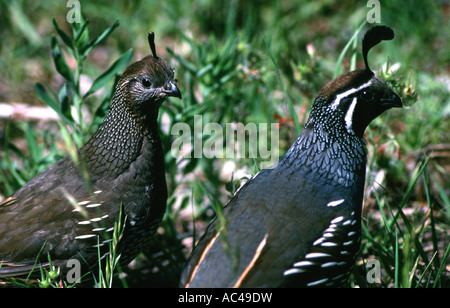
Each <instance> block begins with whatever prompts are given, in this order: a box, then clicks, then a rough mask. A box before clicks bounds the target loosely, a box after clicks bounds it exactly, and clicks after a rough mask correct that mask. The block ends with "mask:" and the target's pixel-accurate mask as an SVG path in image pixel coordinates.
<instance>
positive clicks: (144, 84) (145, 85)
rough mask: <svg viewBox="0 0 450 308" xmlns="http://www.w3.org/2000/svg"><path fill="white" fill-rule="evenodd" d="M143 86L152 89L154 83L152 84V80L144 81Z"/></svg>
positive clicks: (145, 79)
mask: <svg viewBox="0 0 450 308" xmlns="http://www.w3.org/2000/svg"><path fill="white" fill-rule="evenodd" d="M142 85H143V86H144V87H145V88H150V87H151V86H152V83H151V82H150V80H148V79H147V78H144V79H142Z"/></svg>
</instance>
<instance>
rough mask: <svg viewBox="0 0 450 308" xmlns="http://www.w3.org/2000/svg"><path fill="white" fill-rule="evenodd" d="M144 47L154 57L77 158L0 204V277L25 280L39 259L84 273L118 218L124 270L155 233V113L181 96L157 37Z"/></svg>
mask: <svg viewBox="0 0 450 308" xmlns="http://www.w3.org/2000/svg"><path fill="white" fill-rule="evenodd" d="M148 41H149V45H150V48H151V51H152V55H149V56H146V57H144V58H143V59H141V60H140V61H137V62H135V63H133V64H131V65H130V66H129V67H128V68H127V69H126V70H125V72H124V73H123V74H122V76H121V78H120V79H119V80H118V82H117V84H116V87H115V93H114V96H113V99H112V102H111V106H110V109H109V111H108V113H107V115H106V117H105V119H104V121H103V123H102V124H101V125H100V127H99V129H98V131H97V132H96V133H95V134H94V135H93V136H92V137H91V138H90V139H89V141H87V143H86V144H85V145H84V146H83V147H81V148H80V149H79V150H78V152H77V153H78V160H73V159H72V158H71V157H69V156H68V157H65V158H63V159H61V160H59V161H58V162H56V163H54V164H53V165H51V166H50V167H49V168H47V169H46V170H44V171H43V172H42V173H40V174H39V175H37V176H36V177H35V178H33V179H32V180H30V181H29V182H28V183H27V184H25V186H23V187H22V188H21V189H19V190H18V191H17V192H16V193H15V194H13V195H12V196H10V197H9V198H7V199H6V200H5V201H4V202H2V203H0V263H1V267H0V277H6V276H17V275H23V274H28V273H29V272H30V270H31V269H32V268H33V267H34V264H35V262H36V261H37V262H38V263H37V264H40V265H41V266H42V267H45V266H47V265H48V263H47V262H48V256H50V259H51V261H52V264H53V265H55V266H59V267H61V269H62V270H63V272H64V270H65V271H67V270H69V269H70V267H67V262H68V260H71V259H77V260H78V261H79V262H80V263H81V266H82V268H83V273H82V274H84V271H85V270H88V269H90V268H92V267H93V266H95V265H96V264H98V262H99V261H98V258H99V256H100V258H104V257H105V256H106V255H107V254H108V253H109V248H108V242H110V241H111V239H112V232H113V229H114V223H115V222H117V221H118V219H119V216H120V217H122V218H123V221H124V227H123V234H122V236H121V238H120V241H119V244H118V248H117V249H118V253H120V262H121V264H128V263H129V262H130V261H131V260H133V259H134V258H135V256H136V255H137V254H138V253H139V252H140V250H141V249H142V247H143V246H144V245H145V244H146V243H147V242H148V240H149V239H150V237H151V235H152V234H153V233H154V232H155V230H156V228H157V227H158V225H159V223H160V221H161V219H162V217H163V214H164V212H165V208H166V199H167V186H166V181H165V169H164V157H163V156H164V153H163V149H162V145H161V140H160V137H159V135H158V123H157V117H158V110H159V107H160V106H161V104H162V103H163V102H164V101H165V100H166V99H167V98H168V97H170V96H172V97H178V98H180V99H181V93H180V90H179V89H178V87H177V81H176V79H174V70H173V69H172V68H171V67H170V66H169V64H168V63H167V62H166V61H164V60H163V59H162V58H160V57H158V56H157V54H156V50H155V43H154V33H152V32H150V33H149V34H148ZM74 161H76V162H74ZM38 256H40V258H39V259H37V257H38Z"/></svg>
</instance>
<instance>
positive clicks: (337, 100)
mask: <svg viewBox="0 0 450 308" xmlns="http://www.w3.org/2000/svg"><path fill="white" fill-rule="evenodd" d="M371 84H372V80H369V81H368V82H366V83H365V84H363V85H361V86H360V87H359V88H356V89H355V88H353V89H350V90H347V91H345V92H344V93H341V94H338V95H336V98H335V99H334V103H333V104H332V105H331V109H332V110H335V109H336V108H337V106H339V103H340V102H341V99H343V98H344V97H347V96H349V95H351V94H353V93H356V92H358V91H359V90H362V89H364V88H367V87H369V86H370V85H371Z"/></svg>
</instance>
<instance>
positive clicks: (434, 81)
mask: <svg viewBox="0 0 450 308" xmlns="http://www.w3.org/2000/svg"><path fill="white" fill-rule="evenodd" d="M398 5H400V4H395V3H386V4H385V3H383V4H382V8H381V13H382V22H383V24H387V25H390V26H392V27H393V28H394V30H395V33H396V38H395V39H394V41H393V42H384V43H382V44H380V46H377V47H376V48H374V50H373V51H371V53H370V55H369V56H370V60H369V61H370V63H371V67H372V69H377V70H378V71H379V73H380V75H382V76H383V78H385V79H386V80H388V82H390V83H391V85H392V87H393V88H394V89H395V90H396V92H397V93H399V95H400V96H401V97H402V100H403V102H404V104H405V108H403V109H402V110H390V111H389V112H387V113H385V114H383V115H382V116H381V117H379V118H378V119H376V120H375V121H374V122H373V123H372V124H371V125H370V126H369V129H368V131H367V133H366V138H367V140H368V148H369V153H370V154H369V155H370V156H369V164H368V172H367V181H366V186H367V187H366V193H365V201H364V208H363V239H362V247H361V254H360V258H359V259H358V261H357V264H356V266H355V268H354V271H353V274H352V276H351V279H350V281H349V286H360V287H448V284H449V273H448V271H449V268H448V264H449V261H448V254H449V247H450V246H449V241H448V226H449V218H450V208H449V206H450V202H449V199H450V197H449V195H450V193H449V187H450V183H449V180H448V179H449V178H450V177H449V175H448V173H449V164H448V149H449V147H450V140H449V137H448V131H449V129H450V123H449V122H450V121H449V112H450V104H449V102H450V94H449V86H448V84H449V75H448V71H449V67H448V63H449V61H448V60H449V54H448V48H445V42H447V41H448V36H449V32H448V30H446V29H448V27H443V26H442V24H448V16H447V17H445V14H446V13H445V6H444V4H441V3H439V2H434V3H431V2H427V1H414V5H411V7H414V8H416V9H415V10H414V12H413V11H410V9H408V8H405V7H403V6H402V7H398ZM0 6H1V7H2V9H3V8H4V10H0V17H2V18H0V33H1V36H2V38H4V39H3V41H4V42H9V43H8V44H2V45H1V46H0V58H1V59H2V61H1V62H0V71H2V72H8V73H7V74H6V73H4V74H2V75H1V76H0V102H23V103H27V104H33V105H34V104H38V105H39V104H40V105H46V106H50V107H51V108H52V109H53V110H55V111H56V113H57V114H58V116H59V117H60V119H61V120H60V121H59V124H57V123H53V122H45V123H41V122H30V121H28V120H27V119H25V120H23V121H18V120H17V119H7V120H5V119H0V120H1V121H0V129H1V130H2V131H3V132H4V133H3V138H2V140H1V145H0V149H1V151H0V170H1V171H0V198H5V197H7V196H8V195H10V194H12V193H13V192H14V191H15V190H17V189H18V188H20V187H21V186H22V185H24V184H25V183H26V182H27V181H28V180H29V179H31V178H32V177H34V176H35V175H37V174H38V173H39V172H42V171H43V170H44V169H45V168H46V167H48V166H49V165H50V164H51V163H53V162H54V161H56V160H57V159H59V158H61V157H63V156H65V155H70V153H74V151H75V149H76V148H77V147H79V146H80V145H82V144H83V143H84V142H85V141H86V140H87V139H88V138H89V136H90V135H92V133H93V132H95V130H96V129H97V127H98V125H99V124H100V123H101V121H102V119H103V117H104V115H105V114H106V111H107V108H108V104H109V101H110V98H111V95H112V91H113V85H114V82H115V80H116V78H117V75H118V74H119V73H120V72H121V71H122V70H123V68H124V67H125V66H126V65H127V64H128V63H130V62H131V61H134V60H135V59H140V58H141V57H142V56H144V55H146V54H148V53H149V51H148V46H147V42H146V33H147V32H148V31H154V32H155V33H156V46H157V48H158V54H159V55H160V56H161V57H163V58H164V59H166V60H170V62H171V64H172V66H173V67H175V68H176V76H177V78H178V80H179V83H180V86H181V88H182V92H183V100H182V101H178V100H170V101H169V102H168V103H166V104H164V105H163V106H162V108H161V112H160V121H159V123H161V131H160V133H161V137H162V141H163V146H164V149H165V151H166V156H165V163H166V177H167V182H168V188H169V200H168V208H167V213H166V215H165V218H164V220H163V223H162V225H161V227H160V228H159V230H158V233H157V234H156V236H155V238H154V240H153V241H152V244H151V245H150V247H148V249H146V251H144V252H143V254H141V255H140V256H139V257H138V258H137V260H135V261H134V262H133V263H132V264H131V265H130V266H129V267H128V268H125V269H123V272H124V273H123V274H122V275H121V277H124V276H125V275H126V277H125V278H124V279H122V281H126V284H125V285H126V286H129V287H133V286H143V285H145V286H176V285H177V277H178V275H179V272H180V268H181V267H182V265H183V264H184V262H185V259H186V256H187V255H188V253H189V251H190V249H192V245H193V243H195V241H196V240H197V239H198V238H199V236H200V235H201V234H202V231H203V230H204V228H205V226H206V224H207V223H208V222H209V221H210V220H211V219H212V218H213V217H214V215H215V213H216V211H217V209H220V208H221V206H222V205H223V204H225V203H226V201H227V200H228V199H229V198H230V196H232V194H233V193H234V191H235V190H236V189H237V187H239V185H240V183H242V181H244V180H245V179H246V178H248V177H250V176H251V175H253V174H254V173H256V172H257V170H258V168H257V167H255V166H257V165H258V163H259V162H260V159H259V158H257V159H237V158H234V159H208V158H205V157H201V158H186V157H181V156H177V157H174V156H173V155H172V153H171V151H170V149H171V145H172V143H173V141H174V138H176V137H177V136H175V135H173V134H172V133H171V127H173V126H174V125H175V124H177V123H188V124H189V125H190V127H191V128H193V125H194V116H195V115H201V116H202V120H203V123H209V122H214V123H220V124H221V125H223V127H225V123H230V122H240V123H243V124H247V123H256V124H259V123H273V122H278V124H279V127H280V144H279V146H280V152H281V154H283V153H284V152H285V151H286V150H287V149H288V148H289V146H290V145H291V143H292V142H293V141H294V140H295V138H296V137H297V135H298V133H299V131H300V130H301V128H302V126H303V124H304V123H305V121H306V118H307V115H308V112H309V109H310V106H311V104H312V101H313V99H314V96H315V94H316V93H317V92H318V91H319V90H320V88H321V87H322V86H323V85H325V84H326V83H327V82H328V81H330V80H331V79H332V78H333V76H334V75H335V74H337V73H339V74H340V73H343V72H346V71H349V70H352V69H354V68H355V67H361V66H362V59H361V54H360V46H359V42H360V39H361V34H359V35H358V34H357V33H358V32H359V31H361V30H360V29H361V27H360V26H361V24H362V21H363V20H364V19H365V14H366V8H365V5H363V4H361V3H359V2H357V1H350V2H345V4H343V3H341V4H337V3H333V2H331V1H309V2H306V3H303V4H302V5H301V7H298V6H297V4H296V2H295V1H284V2H283V3H278V2H276V3H273V2H271V1H263V0H261V1H245V2H244V1H228V2H219V3H218V2H212V1H197V2H196V3H190V2H182V3H180V2H179V1H164V2H158V1H151V0H143V1H138V2H136V3H133V4H128V3H110V2H106V1H97V2H95V3H85V2H83V3H82V5H81V10H82V12H83V13H84V15H83V16H84V17H85V18H86V20H89V23H86V20H84V19H83V20H82V23H81V24H73V25H72V26H71V25H69V24H68V23H67V22H66V21H65V16H66V13H67V8H66V7H65V5H61V6H55V5H51V4H50V2H48V1H42V3H39V4H35V3H34V2H33V3H32V2H30V1H25V0H24V1H17V3H16V2H15V3H14V4H9V2H7V1H3V0H2V1H0ZM408 7H409V6H408ZM150 8H151V9H150ZM149 10H151V12H152V18H148V11H149ZM399 10H401V11H402V12H405V13H404V14H402V15H401V16H399V15H398V14H396V13H395V12H398V11H399ZM405 10H406V11H405ZM5 12H10V13H9V14H11V15H7V14H6V13H5ZM13 15H14V16H16V17H17V18H14V19H13V18H11V17H10V16H13ZM115 20H118V21H119V23H120V24H117V23H115V22H114V21H115ZM418 20H420V21H421V23H420V25H421V26H420V27H417V26H416V24H417V23H416V21H418ZM104 25H107V26H106V27H105V26H104ZM362 32H364V31H362ZM354 34H356V35H355V36H354ZM352 37H354V38H358V40H352ZM23 46H26V48H24V47H23ZM130 48H133V51H131V50H130ZM384 63H388V65H386V66H383V64H384ZM398 66H399V67H398ZM395 67H397V69H396V70H392V69H393V68H395ZM389 68H390V69H391V70H389ZM84 78H86V79H88V81H87V82H86V81H84V80H86V79H84ZM33 84H34V86H33ZM209 137H210V136H209V135H201V136H197V138H200V140H201V142H202V143H204V142H205V141H206V140H207V139H208V138H209ZM192 141H193V140H192ZM229 166H232V170H231V172H230V171H228V170H229V169H228V168H229ZM371 260H377V261H378V262H379V265H380V267H381V268H380V281H379V282H378V283H368V282H367V279H366V278H367V277H366V276H367V274H368V273H369V271H370V267H369V266H368V264H369V263H370V262H371ZM110 264H112V265H113V264H114V262H112V263H110ZM103 273H105V272H103ZM109 273H110V274H111V271H110V272H109ZM110 274H108V275H109V276H108V278H106V277H104V278H105V279H103V280H102V281H99V282H100V285H103V286H111V285H117V286H124V283H122V282H121V281H112V280H111V279H109V278H111V277H112V276H111V275H110ZM43 279H44V278H43ZM102 282H103V284H102ZM53 286H59V284H56V285H53Z"/></svg>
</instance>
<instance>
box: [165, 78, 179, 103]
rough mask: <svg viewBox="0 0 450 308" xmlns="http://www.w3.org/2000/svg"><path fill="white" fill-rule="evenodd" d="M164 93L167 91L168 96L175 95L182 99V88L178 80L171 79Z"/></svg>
mask: <svg viewBox="0 0 450 308" xmlns="http://www.w3.org/2000/svg"><path fill="white" fill-rule="evenodd" d="M163 93H165V94H166V95H167V96H173V97H178V98H179V99H181V92H180V89H178V87H177V83H176V81H170V82H169V83H168V84H167V85H166V86H165V87H164V90H163Z"/></svg>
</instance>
